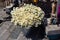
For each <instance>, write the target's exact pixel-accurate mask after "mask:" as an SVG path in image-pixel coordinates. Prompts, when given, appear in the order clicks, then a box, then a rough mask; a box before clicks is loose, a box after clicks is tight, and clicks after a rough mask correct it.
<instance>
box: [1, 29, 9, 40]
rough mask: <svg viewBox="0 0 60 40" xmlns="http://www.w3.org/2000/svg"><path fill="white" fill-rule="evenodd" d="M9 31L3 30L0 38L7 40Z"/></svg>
mask: <svg viewBox="0 0 60 40" xmlns="http://www.w3.org/2000/svg"><path fill="white" fill-rule="evenodd" d="M9 35H10V32H9V31H8V30H5V31H4V32H3V33H2V35H0V40H7V38H8V37H9Z"/></svg>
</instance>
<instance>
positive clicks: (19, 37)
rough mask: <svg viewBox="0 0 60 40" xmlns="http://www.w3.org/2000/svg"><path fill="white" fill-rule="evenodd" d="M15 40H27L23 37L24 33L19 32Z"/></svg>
mask: <svg viewBox="0 0 60 40" xmlns="http://www.w3.org/2000/svg"><path fill="white" fill-rule="evenodd" d="M17 40H28V39H27V38H26V37H25V36H24V33H23V32H21V33H20V34H19V36H18V38H17ZM30 40H31V39H30Z"/></svg>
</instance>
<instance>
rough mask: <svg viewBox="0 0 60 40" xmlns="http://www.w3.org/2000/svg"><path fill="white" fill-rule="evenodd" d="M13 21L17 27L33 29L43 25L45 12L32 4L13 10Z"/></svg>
mask: <svg viewBox="0 0 60 40" xmlns="http://www.w3.org/2000/svg"><path fill="white" fill-rule="evenodd" d="M11 15H12V19H11V22H13V23H14V24H15V25H21V27H23V26H24V27H31V26H32V25H35V27H37V25H38V24H41V21H42V19H43V17H44V12H43V11H42V10H41V8H40V7H37V6H34V5H32V4H24V5H23V6H22V7H20V8H19V7H16V8H13V10H12V11H11Z"/></svg>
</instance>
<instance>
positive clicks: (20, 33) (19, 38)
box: [8, 27, 27, 40]
mask: <svg viewBox="0 0 60 40" xmlns="http://www.w3.org/2000/svg"><path fill="white" fill-rule="evenodd" d="M25 33H26V29H25V28H20V27H17V28H15V30H13V32H12V33H11V35H10V37H9V38H8V40H27V38H26V37H25V36H24V34H25Z"/></svg>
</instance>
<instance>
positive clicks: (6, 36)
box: [0, 8, 60, 40]
mask: <svg viewBox="0 0 60 40" xmlns="http://www.w3.org/2000/svg"><path fill="white" fill-rule="evenodd" d="M2 9H3V8H0V20H3V18H4V17H7V16H8V15H7V14H6V13H5V11H3V10H2ZM21 30H22V31H23V32H22V31H21ZM26 30H27V29H22V28H20V27H19V26H18V27H17V26H15V25H14V24H13V23H11V22H10V21H6V22H3V23H2V24H0V40H31V39H27V38H26V37H25V36H24V33H26V32H27V31H26ZM54 30H60V27H57V25H48V26H47V27H46V34H48V32H49V31H54ZM55 33H58V34H60V31H58V32H57V31H56V32H55ZM55 33H54V32H53V33H51V34H55ZM46 40H48V39H46Z"/></svg>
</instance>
